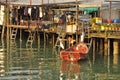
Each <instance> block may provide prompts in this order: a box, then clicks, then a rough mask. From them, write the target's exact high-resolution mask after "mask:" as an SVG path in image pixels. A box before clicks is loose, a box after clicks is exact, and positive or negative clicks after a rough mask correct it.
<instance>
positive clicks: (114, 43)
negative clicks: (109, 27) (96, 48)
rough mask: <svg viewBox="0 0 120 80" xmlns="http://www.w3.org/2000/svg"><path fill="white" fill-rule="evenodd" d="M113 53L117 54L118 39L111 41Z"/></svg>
mask: <svg viewBox="0 0 120 80" xmlns="http://www.w3.org/2000/svg"><path fill="white" fill-rule="evenodd" d="M113 54H114V55H116V54H119V41H118V40H114V41H113Z"/></svg>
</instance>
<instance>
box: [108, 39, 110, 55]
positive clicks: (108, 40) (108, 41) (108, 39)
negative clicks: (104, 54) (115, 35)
mask: <svg viewBox="0 0 120 80" xmlns="http://www.w3.org/2000/svg"><path fill="white" fill-rule="evenodd" d="M108 55H110V39H108Z"/></svg>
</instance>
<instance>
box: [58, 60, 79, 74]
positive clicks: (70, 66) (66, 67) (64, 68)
mask: <svg viewBox="0 0 120 80" xmlns="http://www.w3.org/2000/svg"><path fill="white" fill-rule="evenodd" d="M60 71H61V72H62V73H64V74H77V73H79V72H80V65H79V64H78V63H77V62H69V61H62V64H61V67H60Z"/></svg>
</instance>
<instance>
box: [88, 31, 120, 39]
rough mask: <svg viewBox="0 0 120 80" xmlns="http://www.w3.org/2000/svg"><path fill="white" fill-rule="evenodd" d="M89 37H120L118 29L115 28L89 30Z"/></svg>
mask: <svg viewBox="0 0 120 80" xmlns="http://www.w3.org/2000/svg"><path fill="white" fill-rule="evenodd" d="M89 31H90V32H89V37H96V38H109V39H120V29H116V30H94V29H90V30H89Z"/></svg>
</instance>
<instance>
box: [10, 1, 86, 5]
mask: <svg viewBox="0 0 120 80" xmlns="http://www.w3.org/2000/svg"><path fill="white" fill-rule="evenodd" d="M30 1H31V5H42V4H56V3H67V2H75V1H76V0H13V1H11V4H23V5H30ZM42 1H43V2H42ZM77 1H85V0H77Z"/></svg>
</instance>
